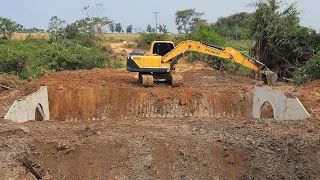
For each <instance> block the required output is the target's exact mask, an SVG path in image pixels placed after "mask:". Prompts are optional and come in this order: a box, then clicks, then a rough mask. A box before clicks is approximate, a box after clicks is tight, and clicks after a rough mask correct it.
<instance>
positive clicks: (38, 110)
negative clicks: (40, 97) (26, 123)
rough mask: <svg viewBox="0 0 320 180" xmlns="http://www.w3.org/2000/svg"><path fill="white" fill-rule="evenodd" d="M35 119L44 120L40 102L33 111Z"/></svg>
mask: <svg viewBox="0 0 320 180" xmlns="http://www.w3.org/2000/svg"><path fill="white" fill-rule="evenodd" d="M35 120H36V121H43V120H44V112H43V107H42V105H41V104H38V106H37V107H36V111H35Z"/></svg>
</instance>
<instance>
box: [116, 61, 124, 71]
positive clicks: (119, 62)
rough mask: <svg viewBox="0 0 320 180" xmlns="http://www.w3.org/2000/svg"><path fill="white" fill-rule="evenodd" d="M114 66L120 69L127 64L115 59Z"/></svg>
mask: <svg viewBox="0 0 320 180" xmlns="http://www.w3.org/2000/svg"><path fill="white" fill-rule="evenodd" d="M113 66H114V68H116V69H120V68H125V67H126V65H125V64H124V63H123V62H121V61H115V62H114V65H113Z"/></svg>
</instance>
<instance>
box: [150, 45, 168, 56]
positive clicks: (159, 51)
mask: <svg viewBox="0 0 320 180" xmlns="http://www.w3.org/2000/svg"><path fill="white" fill-rule="evenodd" d="M173 49H174V43H173V42H171V41H155V42H153V43H152V45H151V48H150V51H152V52H150V54H153V55H155V56H164V55H166V54H167V53H168V52H170V51H172V50H173Z"/></svg>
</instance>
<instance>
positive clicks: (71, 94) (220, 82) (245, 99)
mask: <svg viewBox="0 0 320 180" xmlns="http://www.w3.org/2000/svg"><path fill="white" fill-rule="evenodd" d="M181 74H182V75H183V76H184V85H183V86H182V87H180V88H173V87H170V86H169V85H168V84H165V83H157V84H156V85H155V87H152V88H144V87H141V86H140V85H139V83H138V81H137V77H136V76H137V74H135V73H128V72H124V71H123V70H102V69H94V70H92V71H65V72H60V73H54V74H51V75H47V76H45V77H43V78H41V79H40V80H37V81H34V82H31V83H29V84H28V85H27V86H26V87H24V89H21V91H22V92H23V93H21V94H28V93H29V92H32V91H33V90H36V89H37V88H38V87H39V86H42V85H46V86H47V87H48V95H49V107H50V117H51V120H56V121H67V122H70V121H72V122H74V121H76V122H78V121H94V120H104V119H107V118H117V117H121V118H144V117H150V118H182V117H193V118H196V117H197V118H206V117H210V118H220V117H245V118H250V117H251V116H252V115H251V114H252V113H251V111H252V101H253V84H254V83H256V82H255V81H254V80H252V79H250V78H245V77H238V76H232V75H228V76H227V75H226V74H224V73H223V72H219V71H215V70H212V69H206V68H204V69H201V70H189V71H187V72H183V73H181ZM8 102H10V101H8Z"/></svg>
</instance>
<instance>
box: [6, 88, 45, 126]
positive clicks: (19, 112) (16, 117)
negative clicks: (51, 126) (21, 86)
mask: <svg viewBox="0 0 320 180" xmlns="http://www.w3.org/2000/svg"><path fill="white" fill-rule="evenodd" d="M37 109H38V112H39V113H38V114H40V116H41V119H42V120H49V119H50V113H49V101H48V89H47V87H46V86H41V87H40V89H39V90H38V91H36V92H34V93H32V94H30V95H29V96H27V97H25V98H23V99H20V100H16V101H15V102H14V103H13V104H12V106H11V108H10V109H9V111H8V113H7V114H6V116H5V117H4V119H5V120H11V121H14V122H19V123H22V122H26V121H30V120H36V119H37V117H36V111H37Z"/></svg>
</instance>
